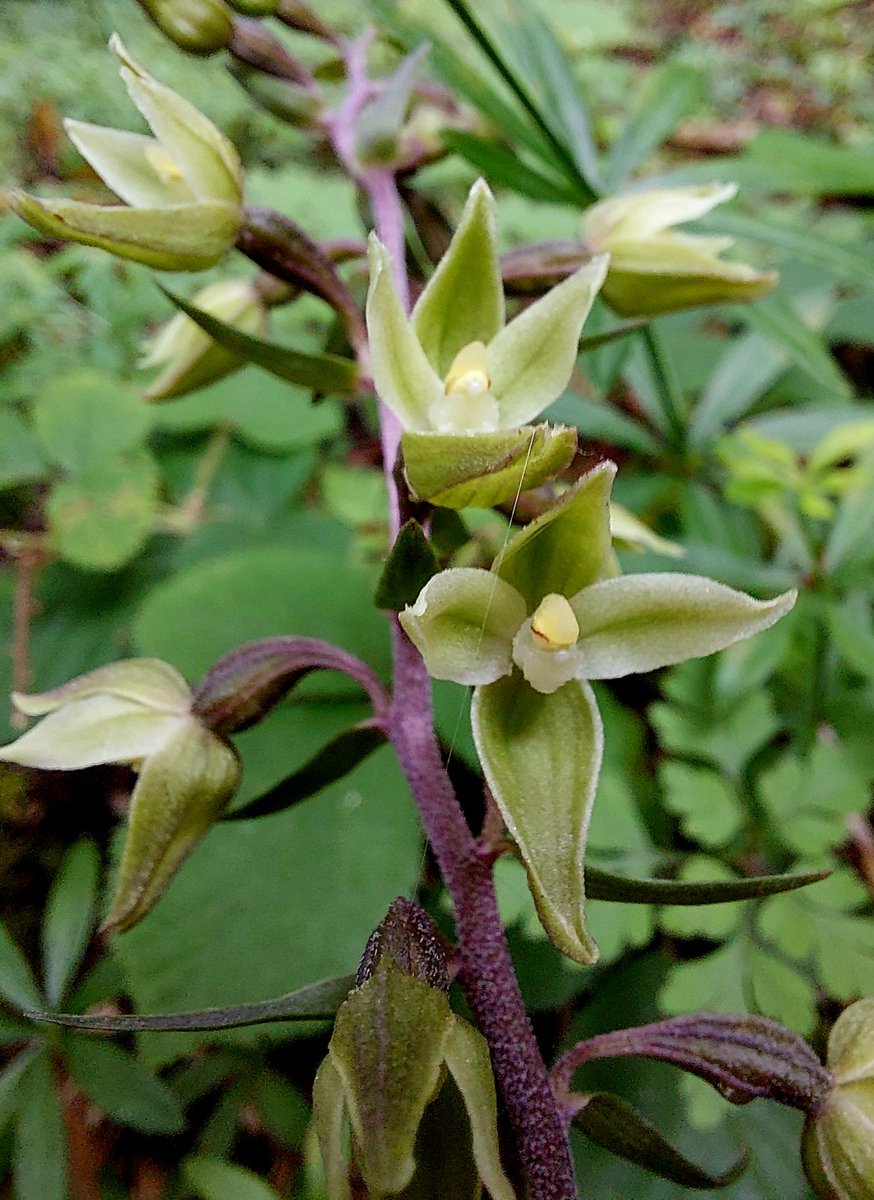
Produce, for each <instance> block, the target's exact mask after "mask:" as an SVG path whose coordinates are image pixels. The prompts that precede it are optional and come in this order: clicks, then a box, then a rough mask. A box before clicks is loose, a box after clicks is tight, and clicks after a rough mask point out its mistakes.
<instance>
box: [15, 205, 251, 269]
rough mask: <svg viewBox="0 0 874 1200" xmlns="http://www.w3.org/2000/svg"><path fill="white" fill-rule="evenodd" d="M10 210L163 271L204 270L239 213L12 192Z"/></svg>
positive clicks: (49, 231)
mask: <svg viewBox="0 0 874 1200" xmlns="http://www.w3.org/2000/svg"><path fill="white" fill-rule="evenodd" d="M7 200H8V202H9V205H10V207H11V208H12V209H13V211H14V212H16V213H18V215H19V216H20V217H22V218H23V219H24V220H25V221H27V222H28V224H29V225H33V227H34V228H35V229H38V230H39V231H40V233H44V234H46V235H47V236H48V237H55V238H61V239H62V240H64V241H69V242H80V243H82V244H83V245H85V246H97V247H99V248H100V249H101V250H108V251H109V252H110V253H111V254H115V255H117V256H118V257H119V258H130V259H133V260H134V262H140V263H145V264H146V266H149V267H155V268H157V269H158V270H163V271H205V270H206V269H207V268H208V267H214V266H215V265H216V263H218V262H219V261H220V260H221V259H222V258H223V257H224V255H225V254H226V253H227V252H228V250H230V249H231V247H232V246H233V244H234V242H235V241H236V239H237V234H238V233H239V226H240V214H239V212H238V210H237V209H235V208H232V207H231V206H230V205H227V204H182V205H179V206H178V207H173V206H170V205H168V206H167V207H166V208H127V207H125V206H123V205H119V206H117V207H111V206H105V205H100V204H80V203H79V202H78V201H76V200H37V199H36V197H34V196H28V195H27V194H26V193H24V192H17V191H14V192H10V193H8V195H7Z"/></svg>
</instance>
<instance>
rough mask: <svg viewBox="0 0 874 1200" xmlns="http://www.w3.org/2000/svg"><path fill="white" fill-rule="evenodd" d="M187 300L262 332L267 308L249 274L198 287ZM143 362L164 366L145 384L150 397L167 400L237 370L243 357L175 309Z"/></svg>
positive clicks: (234, 323) (228, 322) (254, 332)
mask: <svg viewBox="0 0 874 1200" xmlns="http://www.w3.org/2000/svg"><path fill="white" fill-rule="evenodd" d="M191 303H192V304H193V305H194V306H195V308H199V309H201V310H202V311H203V312H205V313H209V315H210V316H213V317H218V318H219V320H221V321H223V322H224V323H225V324H226V325H231V326H233V328H234V329H240V330H242V332H243V333H248V334H252V335H253V336H254V337H261V338H263V337H265V336H266V334H267V329H268V324H269V322H268V318H267V309H266V307H265V306H264V303H263V301H262V300H261V297H260V296H259V295H258V292H257V290H256V288H255V287H253V285H252V284H251V283H250V282H249V280H247V279H227V280H223V281H222V282H221V283H212V284H210V285H209V287H205V288H203V289H202V291H199V292H198V293H197V294H196V295H195V296H194V297H193V298H192V301H191ZM139 365H140V366H141V367H144V368H145V367H158V366H163V367H164V370H163V371H162V372H161V374H160V375H159V376H158V378H157V379H156V380H154V382H153V383H151V384H150V385H149V387H148V388H147V389H146V392H145V395H146V396H147V397H148V399H150V400H169V399H170V398H171V397H173V396H184V395H185V393H186V392H192V391H194V390H195V389H196V388H202V387H206V385H207V384H209V383H215V382H216V380H218V379H222V378H224V376H225V375H230V374H231V373H232V372H233V371H239V370H240V368H241V367H244V366H245V365H246V364H245V361H244V360H243V359H242V358H240V357H239V355H237V354H234V353H233V352H232V351H231V350H226V349H225V347H224V346H220V345H219V344H218V342H216V341H213V339H212V338H211V337H210V336H209V334H208V333H204V331H203V330H202V329H201V328H200V326H199V325H197V324H195V322H194V321H192V319H191V318H190V317H189V316H187V315H186V314H185V313H181V312H180V313H176V315H175V316H174V317H171V318H170V320H169V321H167V323H166V324H165V325H162V326H161V328H160V329H159V330H158V331H157V332H156V333H154V334H153V335H152V336H151V337H150V338H149V339H148V340H147V341H146V343H145V344H144V346H143V357H142V358H141V359H140V363H139Z"/></svg>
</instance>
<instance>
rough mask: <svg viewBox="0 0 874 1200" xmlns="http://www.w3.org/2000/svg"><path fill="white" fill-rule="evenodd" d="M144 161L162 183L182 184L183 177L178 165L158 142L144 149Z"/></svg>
mask: <svg viewBox="0 0 874 1200" xmlns="http://www.w3.org/2000/svg"><path fill="white" fill-rule="evenodd" d="M146 161H147V162H148V163H149V165H150V166H151V167H152V168H153V170H154V172H155V174H156V175H157V176H158V178H159V179H160V180H161V182H162V183H183V182H184V180H185V176H184V175H183V174H182V171H181V170H180V168H179V164H178V163H177V162H176V159H175V158H173V156H172V155H171V154H168V152H167V151H166V150H165V149H164V147H163V146H161V145H160V144H159V143H158V142H155V143H154V145H152V146H147V147H146Z"/></svg>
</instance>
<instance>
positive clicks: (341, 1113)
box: [313, 1055, 352, 1200]
mask: <svg viewBox="0 0 874 1200" xmlns="http://www.w3.org/2000/svg"><path fill="white" fill-rule="evenodd" d="M345 1115H346V1096H345V1093H344V1090H343V1080H342V1079H341V1078H340V1072H339V1071H338V1070H337V1068H336V1067H335V1066H334V1063H333V1061H332V1059H331V1056H330V1055H328V1057H327V1058H326V1059H324V1060H323V1062H322V1065H321V1066H320V1067H319V1069H318V1071H317V1072H316V1078H315V1080H314V1081H313V1124H314V1125H315V1127H316V1136H317V1137H318V1139H319V1150H320V1151H321V1154H322V1163H323V1164H324V1168H325V1192H326V1193H327V1197H328V1200H352V1192H351V1190H350V1188H349V1162H348V1159H347V1156H346V1152H345V1149H344V1137H343V1133H344V1124H345Z"/></svg>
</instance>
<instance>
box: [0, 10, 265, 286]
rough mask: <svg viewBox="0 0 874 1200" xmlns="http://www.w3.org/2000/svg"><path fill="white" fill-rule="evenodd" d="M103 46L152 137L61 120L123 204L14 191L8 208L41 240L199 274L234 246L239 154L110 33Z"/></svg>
mask: <svg viewBox="0 0 874 1200" xmlns="http://www.w3.org/2000/svg"><path fill="white" fill-rule="evenodd" d="M109 45H110V49H111V50H112V52H113V54H114V55H115V57H116V58H117V59H118V62H119V72H120V75H121V78H122V81H123V82H124V84H125V86H126V88H127V90H128V94H129V95H130V98H131V99H132V100H133V102H134V104H135V105H136V106H137V108H138V109H139V111H140V112H141V113H142V115H143V116H144V117H145V119H146V121H147V122H148V124H149V126H150V128H151V129H152V132H153V134H154V136H153V137H148V136H147V135H145V134H141V133H128V132H127V131H125V130H120V129H109V128H104V127H103V126H99V125H90V124H87V123H85V122H83V121H72V120H68V121H65V123H64V124H65V128H66V130H67V133H68V134H69V136H70V139H71V141H72V142H73V143H74V144H75V146H76V148H77V149H78V150H79V152H80V153H81V154H82V155H83V157H84V158H86V159H87V160H88V162H89V163H90V164H91V166H92V167H93V168H94V170H95V171H96V172H97V174H98V175H100V176H101V178H102V179H103V181H104V182H105V183H106V185H107V186H108V187H109V188H111V189H112V191H114V192H115V193H116V195H117V196H119V198H120V199H121V200H123V201H124V204H122V205H102V204H85V203H81V202H80V201H77V200H66V199H61V200H48V199H38V198H37V197H35V196H30V195H28V194H27V193H25V192H21V191H12V192H10V193H8V195H7V200H8V203H9V205H10V207H11V208H12V209H13V211H15V212H16V213H18V215H19V216H20V217H22V218H23V219H24V220H25V221H27V222H28V223H29V224H31V225H33V226H34V228H35V229H38V230H39V231H40V232H41V233H44V234H46V236H48V237H55V238H62V239H63V240H65V241H73V242H81V243H83V244H84V245H86V246H98V247H100V248H101V249H103V250H108V251H109V252H110V253H112V254H116V255H118V256H119V257H120V258H130V259H133V260H134V261H136V262H141V263H145V264H147V265H148V266H151V267H157V268H159V269H161V270H168V271H203V270H205V269H206V268H207V267H212V266H214V265H215V264H216V263H217V262H218V261H219V260H220V259H221V258H222V257H223V256H224V255H225V254H226V253H227V251H228V250H230V249H231V247H232V246H233V245H234V243H235V241H236V239H237V235H238V233H239V230H240V225H241V222H242V198H243V174H242V167H241V164H240V159H239V156H238V154H237V152H236V150H235V149H234V147H233V146H232V145H231V143H230V142H229V141H228V139H227V138H226V137H225V136H224V135H223V134H222V133H220V132H219V130H218V129H216V127H215V126H214V125H213V124H212V122H211V121H209V120H207V118H206V117H205V116H204V115H203V114H202V113H201V112H199V111H198V110H197V109H196V108H195V107H194V106H193V105H192V104H190V103H189V102H188V101H187V100H185V99H183V98H182V96H179V95H178V94H177V93H176V92H174V91H172V90H171V89H170V88H168V87H166V86H165V85H164V84H162V83H159V82H158V80H156V79H153V78H152V76H151V75H149V74H148V72H147V71H146V70H145V69H144V68H143V67H142V66H140V64H139V63H138V62H137V61H136V60H135V59H134V58H133V57H132V56H131V55H130V54H129V53H128V52H127V50H126V49H125V47H124V45H123V44H122V42H121V39H120V38H119V37H118V36H117V35H115V34H114V35H113V36H112V38H111V39H110V43H109Z"/></svg>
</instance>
